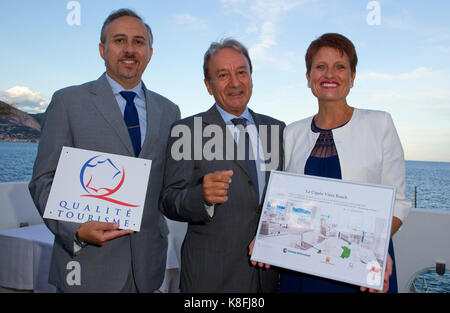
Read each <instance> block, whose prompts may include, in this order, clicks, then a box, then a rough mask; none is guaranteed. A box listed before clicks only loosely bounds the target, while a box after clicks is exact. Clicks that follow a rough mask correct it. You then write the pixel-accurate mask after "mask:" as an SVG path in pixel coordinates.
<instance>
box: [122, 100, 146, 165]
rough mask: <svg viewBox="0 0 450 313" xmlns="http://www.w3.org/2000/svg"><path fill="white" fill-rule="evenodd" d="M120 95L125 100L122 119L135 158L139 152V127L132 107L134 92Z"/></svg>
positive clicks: (137, 118)
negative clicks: (126, 128)
mask: <svg viewBox="0 0 450 313" xmlns="http://www.w3.org/2000/svg"><path fill="white" fill-rule="evenodd" d="M120 95H121V96H122V97H124V98H125V100H127V105H126V106H125V111H124V113H123V119H124V120H125V124H126V125H127V127H128V133H129V134H130V138H131V143H132V144H133V149H134V155H135V156H136V157H137V156H138V155H139V152H141V129H140V127H139V116H138V113H137V110H136V106H135V105H134V97H135V96H136V93H135V92H132V91H121V92H120Z"/></svg>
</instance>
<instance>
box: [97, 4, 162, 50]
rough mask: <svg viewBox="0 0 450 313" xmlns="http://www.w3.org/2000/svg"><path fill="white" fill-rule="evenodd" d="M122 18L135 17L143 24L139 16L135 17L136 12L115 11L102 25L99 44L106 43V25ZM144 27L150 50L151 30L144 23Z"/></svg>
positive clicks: (151, 43)
mask: <svg viewBox="0 0 450 313" xmlns="http://www.w3.org/2000/svg"><path fill="white" fill-rule="evenodd" d="M122 16H130V17H135V18H137V19H138V20H140V21H141V22H142V23H144V20H143V19H142V18H141V17H140V16H139V15H137V14H136V12H134V11H133V10H130V9H119V10H117V11H114V12H112V13H111V14H110V15H109V16H108V17H107V18H106V20H105V22H104V23H103V26H102V31H101V33H100V42H101V43H103V44H104V43H105V42H106V28H107V27H108V25H109V24H111V22H112V21H114V20H116V19H118V18H119V17H122ZM144 25H145V28H147V32H148V38H149V46H150V48H151V47H152V46H153V34H152V30H151V28H150V26H148V25H147V24H146V23H144Z"/></svg>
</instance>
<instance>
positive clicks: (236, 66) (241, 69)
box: [205, 48, 253, 116]
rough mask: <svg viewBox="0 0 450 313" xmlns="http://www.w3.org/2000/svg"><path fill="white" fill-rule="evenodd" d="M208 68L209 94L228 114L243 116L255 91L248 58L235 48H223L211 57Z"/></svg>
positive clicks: (206, 83)
mask: <svg viewBox="0 0 450 313" xmlns="http://www.w3.org/2000/svg"><path fill="white" fill-rule="evenodd" d="M208 68H209V75H208V76H209V79H205V85H206V88H207V89H208V92H209V94H210V95H212V96H214V99H215V100H216V103H217V104H218V105H219V106H220V107H221V108H222V109H224V110H225V111H227V112H228V113H231V114H233V115H236V116H239V115H241V114H242V113H243V112H244V110H245V108H246V106H247V103H248V102H249V101H250V97H251V95H252V89H253V83H252V76H251V72H250V65H249V63H248V61H247V58H246V57H245V56H244V55H243V54H242V53H240V52H239V51H237V50H235V49H233V48H223V49H221V50H219V51H217V52H216V53H215V54H214V55H213V56H212V57H211V59H210V60H209V66H208Z"/></svg>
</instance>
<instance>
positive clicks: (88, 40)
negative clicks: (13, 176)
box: [0, 0, 450, 162]
mask: <svg viewBox="0 0 450 313" xmlns="http://www.w3.org/2000/svg"><path fill="white" fill-rule="evenodd" d="M123 7H126V8H130V9H133V10H135V11H136V12H137V13H138V14H139V15H140V16H142V18H143V19H144V21H145V22H146V23H148V24H149V25H150V27H151V28H152V31H153V35H154V45H153V49H154V52H153V57H152V59H151V61H150V63H149V65H148V67H147V69H146V71H145V73H144V75H143V81H144V82H145V84H146V86H147V88H149V89H151V90H153V91H155V92H158V93H160V94H162V95H164V96H166V97H167V98H169V99H170V100H172V101H173V102H175V103H176V104H178V105H179V107H180V110H181V114H182V117H187V116H189V115H192V114H196V113H198V112H202V111H205V110H207V109H209V107H211V105H212V104H213V103H214V99H213V98H212V97H211V96H210V95H209V94H208V92H207V90H206V88H205V85H204V83H203V71H202V66H203V55H204V53H205V51H206V50H207V49H208V47H209V45H210V43H211V42H213V41H217V40H220V39H222V38H225V37H233V38H235V39H237V40H239V41H240V42H242V43H243V44H244V45H245V46H246V47H247V48H248V49H249V52H250V58H251V60H252V63H253V75H252V78H253V96H252V98H251V100H250V103H249V107H250V108H251V109H253V110H254V111H255V112H258V113H263V114H267V115H270V116H273V117H275V118H277V119H280V120H283V121H284V122H286V123H287V124H289V123H292V122H294V121H296V120H299V119H302V118H305V117H308V116H311V115H314V114H315V113H316V112H317V110H318V105H317V100H316V98H315V97H314V96H313V95H312V93H311V90H310V89H309V88H308V87H307V81H306V77H305V72H306V69H305V61H304V55H305V52H306V49H307V48H308V46H309V44H310V43H311V41H313V40H315V39H316V38H317V37H319V36H320V35H322V34H323V33H327V32H337V33H341V34H343V35H345V36H346V37H348V38H349V39H350V40H351V41H352V42H353V43H354V45H355V47H356V51H357V54H358V60H359V62H358V66H357V69H356V80H355V85H354V87H353V88H352V89H351V91H350V94H349V95H348V97H347V102H348V104H349V105H351V106H353V107H357V108H364V109H374V110H383V111H387V112H389V113H390V114H391V115H392V118H393V120H394V123H395V126H396V129H397V132H398V134H399V136H400V140H401V142H402V146H403V149H404V152H405V159H406V160H421V161H444V162H450V79H449V78H446V76H447V74H448V73H450V19H449V14H450V1H448V0H433V1H419V0H379V1H366V0H342V1H334V0H166V1H163V0H126V1H122V0H108V1H106V0H78V1H66V0H42V1H35V0H15V1H5V0H0V34H1V38H3V42H2V44H1V49H0V100H1V101H5V102H7V103H11V104H14V105H15V106H17V107H18V108H19V109H22V110H23V111H26V112H29V113H37V112H43V111H45V109H46V107H47V105H48V103H49V102H50V101H51V97H52V95H53V93H54V92H55V91H56V90H58V89H61V88H64V87H67V86H70V85H78V84H82V83H85V82H87V81H92V80H96V79H97V78H98V77H100V75H101V74H102V73H103V72H104V71H105V66H104V62H103V60H102V59H101V57H100V55H99V51H98V43H99V41H100V29H101V26H102V24H103V22H104V20H105V18H106V17H107V16H108V15H109V14H110V13H111V12H112V11H114V10H116V9H119V8H123Z"/></svg>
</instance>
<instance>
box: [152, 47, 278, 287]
mask: <svg viewBox="0 0 450 313" xmlns="http://www.w3.org/2000/svg"><path fill="white" fill-rule="evenodd" d="M251 74H252V66H251V61H250V58H249V55H248V52H247V49H246V48H245V47H244V46H243V45H242V44H240V43H239V42H238V41H236V40H233V39H226V40H223V41H221V42H215V43H213V44H211V46H210V48H209V49H208V51H207V52H206V54H205V58H204V76H205V80H204V82H205V85H206V88H207V90H208V92H209V93H210V94H211V95H212V96H214V99H215V101H216V103H215V104H214V105H213V106H212V107H211V108H210V109H209V110H208V111H206V112H203V113H200V114H197V115H194V116H191V117H188V118H186V119H183V120H180V121H178V122H176V123H175V124H174V125H173V127H172V130H171V137H170V138H169V144H168V149H167V155H166V158H167V162H166V173H165V175H164V188H163V192H162V195H161V203H160V206H161V210H162V211H163V213H164V214H165V215H166V216H167V217H168V218H170V219H173V220H177V221H184V222H188V223H189V224H188V230H187V233H186V237H185V239H184V242H183V247H182V252H181V253H182V254H181V255H182V256H181V282H180V284H181V286H180V287H181V292H230V293H234V292H275V291H276V290H277V282H278V274H277V273H276V272H275V271H274V269H266V268H259V267H254V266H252V265H251V264H250V260H249V255H248V252H249V250H248V247H249V244H250V242H251V241H252V239H253V237H254V236H255V233H256V229H257V225H258V220H259V216H260V213H261V204H262V199H263V194H264V191H265V186H266V182H267V179H268V177H269V171H270V170H275V169H282V160H283V156H282V134H283V129H284V127H285V124H284V123H283V122H281V121H278V120H276V119H273V118H271V117H269V116H265V115H261V114H257V113H254V112H253V111H252V110H250V109H248V108H247V104H248V102H249V100H250V97H251V94H252V88H253V85H252V77H251ZM244 139H245V140H244ZM236 152H237V153H236ZM252 161H253V162H252Z"/></svg>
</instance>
